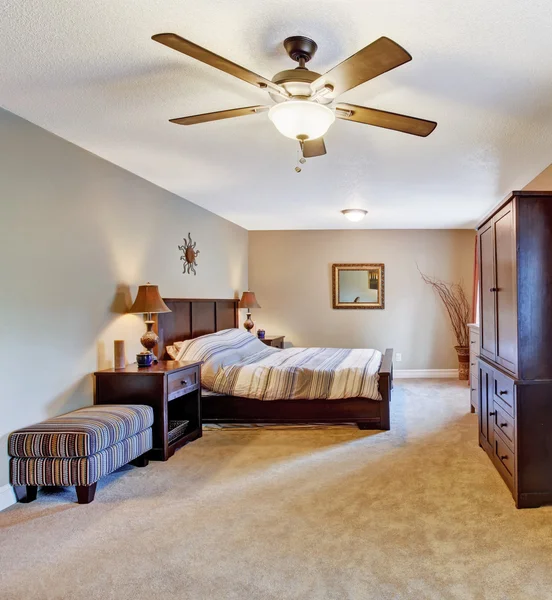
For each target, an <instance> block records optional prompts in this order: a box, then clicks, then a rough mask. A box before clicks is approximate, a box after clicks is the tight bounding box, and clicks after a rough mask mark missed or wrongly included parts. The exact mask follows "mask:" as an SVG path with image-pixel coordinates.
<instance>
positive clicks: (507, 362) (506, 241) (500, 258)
mask: <svg viewBox="0 0 552 600" xmlns="http://www.w3.org/2000/svg"><path fill="white" fill-rule="evenodd" d="M493 228H494V239H495V247H496V263H495V277H496V315H495V319H496V350H495V354H496V357H495V362H497V363H498V364H499V365H502V366H503V367H505V368H506V369H508V370H509V371H511V372H512V373H515V374H517V300H516V298H517V286H516V230H515V219H514V205H513V202H510V203H508V204H507V205H506V206H505V207H504V208H503V209H502V210H501V211H500V212H498V213H497V214H496V215H495V216H494V218H493Z"/></svg>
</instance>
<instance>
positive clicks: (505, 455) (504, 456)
mask: <svg viewBox="0 0 552 600" xmlns="http://www.w3.org/2000/svg"><path fill="white" fill-rule="evenodd" d="M500 460H508V455H507V454H504V455H502V456H501V457H500Z"/></svg>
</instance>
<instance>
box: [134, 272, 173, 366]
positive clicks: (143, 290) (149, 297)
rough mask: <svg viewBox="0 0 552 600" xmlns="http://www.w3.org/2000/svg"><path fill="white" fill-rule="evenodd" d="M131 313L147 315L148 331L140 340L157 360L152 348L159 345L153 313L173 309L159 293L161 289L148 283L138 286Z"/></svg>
mask: <svg viewBox="0 0 552 600" xmlns="http://www.w3.org/2000/svg"><path fill="white" fill-rule="evenodd" d="M129 312H131V313H135V314H145V315H146V328H147V329H146V332H145V333H144V335H143V336H142V337H141V338H140V342H141V344H142V346H144V348H145V349H146V350H147V351H148V352H149V353H150V354H152V355H153V360H157V358H156V356H155V354H153V352H152V350H153V348H155V346H156V345H157V342H158V341H159V338H158V337H157V334H156V333H155V331H152V327H153V324H154V323H155V321H153V320H152V318H151V315H152V314H156V313H166V312H171V309H170V308H169V307H168V306H167V305H166V304H165V303H164V302H163V298H161V296H160V295H159V290H158V289H157V286H156V285H152V284H151V283H149V282H148V283H146V285H141V286H139V287H138V293H137V294H136V300H134V304H133V305H132V306H131V307H130V311H129Z"/></svg>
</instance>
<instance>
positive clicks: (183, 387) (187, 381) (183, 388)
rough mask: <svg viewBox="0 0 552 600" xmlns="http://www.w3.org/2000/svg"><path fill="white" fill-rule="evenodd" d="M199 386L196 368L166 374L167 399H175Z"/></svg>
mask: <svg viewBox="0 0 552 600" xmlns="http://www.w3.org/2000/svg"><path fill="white" fill-rule="evenodd" d="M198 387H199V380H198V369H196V368H193V369H185V370H183V371H177V372H176V373H171V374H170V375H168V376H167V388H168V389H167V395H168V398H167V399H168V401H169V402H170V401H171V400H175V399H176V398H180V397H181V396H184V394H188V393H189V392H192V391H194V390H197V388H198Z"/></svg>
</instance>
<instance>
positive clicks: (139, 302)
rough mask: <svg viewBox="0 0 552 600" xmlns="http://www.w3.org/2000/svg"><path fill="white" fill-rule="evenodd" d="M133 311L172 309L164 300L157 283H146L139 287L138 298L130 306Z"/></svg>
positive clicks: (167, 310) (151, 311)
mask: <svg viewBox="0 0 552 600" xmlns="http://www.w3.org/2000/svg"><path fill="white" fill-rule="evenodd" d="M129 312H131V313H166V312H171V309H170V308H169V307H168V306H167V305H166V304H165V303H164V302H163V298H161V296H160V295H159V290H158V289H157V286H156V285H152V284H151V283H146V285H141V286H139V287H138V293H137V294H136V300H134V304H133V305H132V306H131V307H130V311H129Z"/></svg>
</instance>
